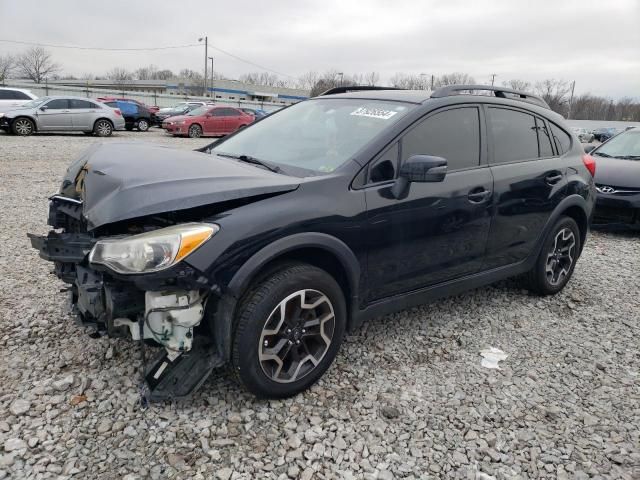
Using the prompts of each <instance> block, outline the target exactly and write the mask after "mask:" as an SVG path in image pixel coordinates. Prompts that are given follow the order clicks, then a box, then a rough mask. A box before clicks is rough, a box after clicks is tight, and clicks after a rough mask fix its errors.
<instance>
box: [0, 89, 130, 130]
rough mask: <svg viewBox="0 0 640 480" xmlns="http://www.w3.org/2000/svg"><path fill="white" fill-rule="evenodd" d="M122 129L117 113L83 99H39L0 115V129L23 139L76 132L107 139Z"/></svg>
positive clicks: (118, 112)
mask: <svg viewBox="0 0 640 480" xmlns="http://www.w3.org/2000/svg"><path fill="white" fill-rule="evenodd" d="M124 127H125V121H124V118H123V117H122V113H120V110H117V109H116V110H114V109H113V108H111V107H108V106H107V105H105V104H103V103H99V102H96V101H93V100H88V99H86V98H84V97H41V98H37V99H35V100H31V101H30V102H27V103H25V104H24V105H22V107H21V108H17V109H15V110H9V111H8V112H5V113H4V114H0V128H2V129H3V130H5V131H10V132H12V133H15V134H16V135H23V136H25V135H31V134H32V133H35V132H67V131H80V132H84V133H87V134H90V133H93V134H95V135H98V136H100V137H108V136H110V135H111V133H112V132H113V131H114V130H124Z"/></svg>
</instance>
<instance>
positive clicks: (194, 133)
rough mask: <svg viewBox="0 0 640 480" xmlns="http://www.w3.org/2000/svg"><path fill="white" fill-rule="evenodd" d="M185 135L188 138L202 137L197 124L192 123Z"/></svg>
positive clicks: (200, 129) (200, 128)
mask: <svg viewBox="0 0 640 480" xmlns="http://www.w3.org/2000/svg"><path fill="white" fill-rule="evenodd" d="M187 135H188V136H189V138H200V137H201V136H202V127H201V126H200V125H198V124H197V123H194V124H193V125H191V126H190V127H189V131H188V133H187Z"/></svg>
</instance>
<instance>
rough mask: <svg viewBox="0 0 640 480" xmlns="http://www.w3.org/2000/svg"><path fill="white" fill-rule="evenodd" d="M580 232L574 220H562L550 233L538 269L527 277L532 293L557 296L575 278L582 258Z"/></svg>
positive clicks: (545, 241)
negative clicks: (575, 271)
mask: <svg viewBox="0 0 640 480" xmlns="http://www.w3.org/2000/svg"><path fill="white" fill-rule="evenodd" d="M580 249H581V245H580V229H579V228H578V224H577V223H576V222H575V220H574V219H573V218H570V217H561V218H560V219H559V220H558V221H557V222H556V224H555V225H554V226H553V228H552V229H551V230H550V231H549V233H548V234H547V236H546V238H545V240H544V243H543V245H542V250H541V251H540V255H539V256H538V259H537V260H536V263H535V266H534V267H533V268H532V269H531V271H530V272H529V273H528V274H527V283H528V287H529V289H530V290H532V291H533V292H535V293H537V294H538V295H554V294H556V293H558V292H559V291H560V290H562V289H563V288H564V287H565V285H566V284H567V282H569V280H570V279H571V276H572V275H573V270H574V269H575V266H576V262H577V260H578V256H579V255H580Z"/></svg>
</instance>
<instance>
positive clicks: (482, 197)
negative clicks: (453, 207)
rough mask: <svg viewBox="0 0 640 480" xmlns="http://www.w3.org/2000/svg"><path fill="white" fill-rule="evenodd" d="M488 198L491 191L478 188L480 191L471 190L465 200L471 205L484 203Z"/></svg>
mask: <svg viewBox="0 0 640 480" xmlns="http://www.w3.org/2000/svg"><path fill="white" fill-rule="evenodd" d="M490 196H491V190H486V189H485V188H483V187H480V189H478V188H475V189H473V190H471V191H470V192H469V193H468V195H467V198H468V199H469V201H470V202H471V203H482V202H484V201H486V200H487V199H488V198H489V197H490Z"/></svg>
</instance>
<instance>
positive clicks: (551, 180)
mask: <svg viewBox="0 0 640 480" xmlns="http://www.w3.org/2000/svg"><path fill="white" fill-rule="evenodd" d="M562 177H563V175H562V174H561V173H559V174H551V175H547V176H546V177H544V181H545V182H547V183H548V184H549V185H555V184H556V183H558V182H559V181H560V180H562Z"/></svg>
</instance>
